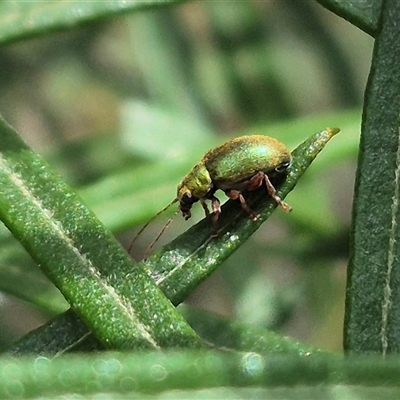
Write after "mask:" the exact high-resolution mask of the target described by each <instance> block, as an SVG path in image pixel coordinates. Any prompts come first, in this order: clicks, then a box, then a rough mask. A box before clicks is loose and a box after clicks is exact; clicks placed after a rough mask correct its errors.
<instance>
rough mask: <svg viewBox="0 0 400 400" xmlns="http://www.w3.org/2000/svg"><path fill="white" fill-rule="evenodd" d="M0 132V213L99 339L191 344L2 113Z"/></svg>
mask: <svg viewBox="0 0 400 400" xmlns="http://www.w3.org/2000/svg"><path fill="white" fill-rule="evenodd" d="M0 138H1V140H0V185H1V188H2V190H1V193H0V218H1V219H2V221H3V222H4V224H5V225H6V226H7V227H8V228H9V229H10V231H11V232H12V233H13V235H14V236H15V237H16V238H17V239H18V240H19V241H20V242H21V244H22V245H23V246H24V247H25V248H26V249H27V251H28V252H29V253H30V254H31V256H32V257H33V258H34V259H35V261H36V262H37V263H38V265H40V267H41V269H42V271H43V272H44V273H45V274H46V275H47V276H48V277H49V278H50V279H51V280H52V282H53V283H54V284H55V285H56V286H57V287H58V288H59V289H60V291H61V292H62V293H63V294H64V296H65V297H66V299H67V300H68V301H69V303H70V305H71V307H72V308H73V309H74V310H75V311H76V313H77V314H78V315H79V316H80V317H81V318H82V319H83V320H84V321H85V323H86V324H87V325H88V326H89V327H90V329H91V330H92V331H93V332H95V334H96V335H97V337H98V338H99V340H100V341H101V342H102V343H103V344H104V345H105V346H106V347H110V348H132V346H133V347H138V346H139V347H145V348H148V347H150V348H160V347H164V346H179V345H185V346H191V345H194V346H198V345H199V340H198V339H197V337H196V335H195V334H194V332H193V331H192V330H191V329H190V328H189V327H188V326H187V325H186V324H185V322H184V320H183V319H182V317H181V316H180V314H179V313H178V312H177V311H176V310H175V308H174V307H173V306H172V305H171V304H170V302H169V301H168V300H167V299H166V298H165V297H164V296H163V294H162V293H161V292H160V291H159V290H158V289H157V288H156V286H155V285H154V283H153V281H152V280H151V279H150V277H148V275H147V274H146V273H145V271H144V268H143V267H141V266H137V265H135V263H134V262H133V261H132V260H131V259H130V258H129V256H128V255H127V254H126V252H125V251H124V250H123V249H122V248H121V246H120V245H119V243H118V242H116V240H115V239H114V237H113V236H112V234H111V233H110V232H108V231H106V230H105V229H104V227H103V225H102V224H101V223H100V221H98V220H97V218H96V217H95V216H94V215H93V214H92V212H91V211H90V210H89V209H88V208H87V207H86V206H85V205H83V204H82V203H81V201H80V199H79V198H78V196H77V195H76V194H75V193H74V192H72V191H71V190H70V188H69V187H68V186H67V185H66V184H65V183H64V182H63V181H62V180H61V179H60V177H59V176H57V175H56V174H55V173H54V172H53V171H52V170H51V168H50V167H49V166H48V165H47V164H46V163H45V162H44V161H43V160H42V159H41V157H40V156H38V155H37V154H36V153H34V152H33V151H32V150H30V149H29V148H28V147H27V146H26V145H25V144H24V143H23V142H22V141H21V139H20V138H19V137H18V136H17V134H16V132H15V131H14V130H13V129H12V128H11V127H10V126H9V125H7V124H6V122H5V121H4V120H3V119H0ZM119 268H121V269H124V270H125V271H126V272H125V274H124V275H120V274H116V273H115V270H116V269H119ZM99 310H100V312H99Z"/></svg>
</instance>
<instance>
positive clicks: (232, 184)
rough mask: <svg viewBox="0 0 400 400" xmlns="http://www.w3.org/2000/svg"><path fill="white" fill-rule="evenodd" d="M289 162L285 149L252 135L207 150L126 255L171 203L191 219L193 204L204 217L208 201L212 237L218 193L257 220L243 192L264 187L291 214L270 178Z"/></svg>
mask: <svg viewBox="0 0 400 400" xmlns="http://www.w3.org/2000/svg"><path fill="white" fill-rule="evenodd" d="M291 162H292V156H291V154H290V152H289V150H288V149H287V148H286V146H285V145H284V144H283V143H281V142H280V141H278V140H277V139H274V138H272V137H269V136H264V135H251V136H241V137H237V138H235V139H231V140H229V141H227V142H226V143H223V144H222V145H220V146H217V147H215V148H213V149H211V150H209V151H208V152H207V153H206V154H205V155H204V156H203V158H202V159H201V160H200V161H199V162H198V163H197V164H196V165H195V166H194V167H193V168H192V169H191V170H190V171H189V173H188V174H187V175H186V176H185V177H184V178H183V180H182V181H181V183H179V185H178V187H177V195H176V197H175V199H174V200H172V202H171V203H169V204H168V205H167V206H166V207H165V208H163V209H162V210H161V211H159V212H158V213H157V214H156V215H155V216H154V217H153V218H152V219H150V221H148V222H147V223H146V224H145V225H144V226H143V228H142V229H141V230H140V231H139V232H138V234H137V235H136V237H135V238H134V239H133V241H132V243H131V245H130V247H129V250H128V252H130V250H131V249H132V245H133V243H134V241H135V240H136V239H137V238H138V236H139V235H140V234H141V233H142V232H143V230H144V229H145V228H146V227H147V226H148V225H149V224H150V222H152V221H153V219H154V218H156V217H157V216H158V215H159V214H161V213H162V212H164V211H165V210H166V209H167V208H168V207H170V206H171V205H172V204H174V203H177V202H178V203H179V207H178V211H177V212H179V211H180V212H181V213H182V216H183V217H184V218H185V220H188V219H189V218H190V217H191V209H192V206H193V204H194V203H196V202H198V201H199V202H200V203H201V205H202V207H203V209H204V211H205V214H206V217H208V216H209V215H210V210H209V209H208V206H207V204H206V201H207V200H210V201H211V207H212V211H213V214H211V221H212V232H211V237H217V236H218V216H219V214H220V213H221V205H220V201H219V200H218V198H217V197H216V196H215V192H216V191H217V190H222V191H224V192H225V194H226V195H227V196H228V197H229V198H230V199H232V200H239V202H240V205H241V207H242V208H243V209H244V210H245V211H246V212H247V213H248V214H249V215H250V218H251V219H252V220H254V221H256V220H257V219H258V218H259V215H258V214H257V213H256V212H254V211H253V210H252V209H251V208H250V207H249V206H248V205H247V203H246V200H245V198H244V197H243V194H242V193H243V192H245V191H253V190H256V189H257V188H259V187H260V186H262V185H263V184H264V185H265V186H266V188H267V191H268V194H269V195H270V196H271V197H272V198H273V199H274V201H275V202H276V203H277V204H278V205H279V206H280V207H281V208H282V209H283V210H284V211H290V210H291V207H290V206H289V205H288V204H286V203H285V202H284V201H282V200H281V199H280V197H279V196H277V194H276V190H275V187H274V186H273V184H272V183H271V179H273V180H274V179H276V178H277V177H279V176H283V175H284V174H285V173H286V171H287V169H288V167H289V166H290V164H291ZM171 221H172V218H170V219H169V220H168V222H167V223H166V224H165V226H164V228H163V229H162V230H161V232H160V233H159V234H158V236H157V237H156V239H155V240H154V241H153V243H152V244H151V245H150V247H149V249H148V250H147V252H146V255H147V254H148V253H149V252H150V251H151V249H152V247H153V246H154V244H155V243H156V242H157V241H158V239H159V238H160V236H161V235H162V234H163V232H164V231H165V229H166V228H167V227H168V226H169V224H170V223H171Z"/></svg>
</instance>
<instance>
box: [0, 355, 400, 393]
mask: <svg viewBox="0 0 400 400" xmlns="http://www.w3.org/2000/svg"><path fill="white" fill-rule="evenodd" d="M0 363H1V365H2V368H1V369H0V397H1V398H2V399H7V398H39V397H40V398H41V399H43V398H55V397H56V396H57V395H62V397H63V398H69V397H65V396H68V395H67V394H68V393H73V395H74V398H76V397H77V396H83V395H85V396H87V398H89V396H93V395H96V394H97V395H100V394H101V396H102V398H103V397H105V396H107V395H108V394H110V393H111V394H112V395H113V397H112V398H125V396H126V398H136V397H135V396H137V395H138V394H140V398H143V396H144V395H146V394H157V393H161V392H165V391H171V390H174V392H173V393H174V395H173V396H174V398H175V393H181V392H180V391H182V390H185V391H188V392H186V396H187V397H186V398H188V397H189V398H192V397H191V396H190V393H191V392H190V391H193V390H200V389H205V388H207V389H208V391H207V392H206V393H208V395H207V396H206V398H210V396H209V395H210V394H212V396H211V398H218V397H216V396H218V394H221V391H220V390H221V389H219V388H231V389H232V390H237V389H238V388H242V389H244V388H254V389H256V388H258V390H259V389H260V388H270V389H271V388H275V391H274V392H272V394H275V395H273V396H272V398H276V394H277V393H282V389H284V388H286V391H283V393H284V394H285V393H288V392H287V390H288V388H296V391H298V390H300V393H301V394H303V395H306V396H305V397H306V398H321V397H322V398H326V393H325V395H324V392H321V389H322V388H323V389H325V391H328V392H330V391H332V392H333V393H337V394H339V395H340V396H339V397H340V398H342V397H343V394H346V398H352V397H351V395H352V394H354V392H353V390H350V389H353V388H354V387H361V385H364V389H363V390H362V391H358V392H356V393H363V394H368V393H370V394H375V395H377V394H378V396H382V393H388V390H390V389H392V390H391V391H389V393H392V394H396V391H397V394H398V384H399V374H400V361H399V359H398V358H388V359H387V360H382V359H381V358H378V357H350V358H348V359H345V358H343V357H340V356H337V355H333V356H332V355H330V356H328V355H311V356H303V357H299V356H287V355H281V354H274V355H271V354H270V355H267V356H264V355H260V354H257V353H254V352H252V353H234V352H216V351H210V350H208V351H206V350H202V351H193V350H192V351H165V352H136V353H129V352H124V353H111V352H109V353H96V354H92V355H67V356H64V357H60V358H55V359H53V360H49V359H47V358H45V357H34V358H33V357H24V358H19V359H18V358H14V359H12V358H7V357H2V358H1V359H0ZM235 388H236V389H235ZM279 388H280V389H281V391H280V392H277V389H279ZM346 388H347V389H346ZM367 388H369V390H368V389H367ZM373 388H376V389H378V388H379V392H378V391H377V390H371V389H373ZM212 389H214V390H215V389H217V391H214V390H212ZM394 389H396V391H393V390H394ZM177 391H178V392H177ZM222 393H223V392H222ZM242 393H252V392H242ZM253 393H254V392H253ZM258 393H259V392H258ZM267 393H268V392H267ZM289 393H290V391H289ZM264 394H265V393H264ZM321 394H322V396H321ZM347 395H350V397H348V396H347ZM132 396H134V397H132ZM170 396H171V394H169V396H168V397H169V398H171V397H170ZM229 397H231V396H229ZM244 397H245V398H247V397H246V396H244ZM279 397H280V396H279ZM85 398H86V397H85ZM105 398H107V397H105ZM144 398H146V397H144ZM152 398H154V397H152ZM164 398H165V397H164ZM178 398H179V397H178ZM202 398H205V397H204V392H203V396H202ZM261 398H264V397H261ZM283 398H287V397H286V396H283ZM295 398H298V397H295ZM355 398H359V397H355ZM371 398H375V397H371ZM394 398H395V397H394Z"/></svg>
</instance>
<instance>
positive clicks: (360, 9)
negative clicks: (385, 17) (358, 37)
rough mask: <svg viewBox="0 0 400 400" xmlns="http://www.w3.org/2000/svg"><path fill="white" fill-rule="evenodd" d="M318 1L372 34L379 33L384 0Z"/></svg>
mask: <svg viewBox="0 0 400 400" xmlns="http://www.w3.org/2000/svg"><path fill="white" fill-rule="evenodd" d="M317 1H318V3H320V4H321V5H323V6H324V7H326V8H327V9H328V10H331V11H332V12H334V13H335V14H337V15H339V16H340V17H342V18H344V19H346V20H347V21H349V22H350V23H352V24H353V25H355V26H357V27H358V28H360V29H362V30H363V31H364V32H366V33H368V34H370V35H371V36H375V35H376V34H377V32H378V23H379V16H380V13H381V7H382V3H383V2H382V0H346V1H342V0H317Z"/></svg>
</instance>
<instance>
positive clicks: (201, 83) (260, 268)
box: [0, 0, 373, 351]
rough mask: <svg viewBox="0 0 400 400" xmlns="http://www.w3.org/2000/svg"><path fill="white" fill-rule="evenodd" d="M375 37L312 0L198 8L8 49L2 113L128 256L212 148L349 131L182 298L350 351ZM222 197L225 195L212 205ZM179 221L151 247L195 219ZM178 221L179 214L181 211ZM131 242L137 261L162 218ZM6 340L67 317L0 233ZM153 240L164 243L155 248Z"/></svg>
mask: <svg viewBox="0 0 400 400" xmlns="http://www.w3.org/2000/svg"><path fill="white" fill-rule="evenodd" d="M372 45H373V40H372V38H371V37H369V36H368V35H367V34H365V33H363V32H361V31H360V30H358V29H357V28H355V27H353V26H352V25H350V24H349V23H347V22H345V21H344V20H342V19H340V18H339V17H337V16H335V15H334V14H332V13H330V12H329V11H327V10H325V9H324V8H322V7H321V6H320V5H318V4H317V3H315V2H314V1H311V0H308V1H306V0H304V1H297V0H279V1H247V2H244V1H243V2H241V1H239V2H237V1H227V2H225V1H224V2H222V1H221V2H192V3H185V4H181V5H177V6H174V7H168V8H161V9H158V10H146V11H143V12H139V13H135V14H130V15H129V14H127V15H122V16H117V17H115V18H113V19H105V20H104V21H102V22H97V23H92V24H90V25H88V26H84V27H80V28H75V29H71V30H69V31H68V32H59V33H52V34H50V35H47V36H43V37H40V38H36V39H29V40H24V41H21V42H16V43H12V44H9V45H7V46H4V47H2V48H1V49H0V52H1V55H0V84H1V87H2V96H1V97H0V112H1V114H2V115H3V116H4V117H5V118H6V119H7V120H8V122H9V123H10V124H11V125H13V126H14V127H15V128H16V129H17V131H19V132H20V134H22V135H23V137H24V139H25V141H26V142H27V143H28V144H29V145H30V146H32V147H33V148H34V149H35V150H37V151H38V152H40V153H41V154H43V155H44V156H45V157H46V159H47V160H48V161H49V163H50V164H51V165H52V166H53V167H54V168H56V169H57V170H58V171H59V172H60V174H62V175H63V176H64V177H65V179H66V180H67V181H68V182H69V183H70V184H71V186H73V187H75V188H77V190H78V191H79V192H80V194H81V196H82V197H83V199H84V200H85V201H86V203H87V204H88V205H89V206H90V207H91V208H92V209H93V210H94V211H95V212H96V213H97V214H98V216H99V218H100V219H101V220H102V221H103V222H104V223H105V225H106V226H108V227H109V228H110V229H112V230H113V232H115V234H116V235H117V236H118V238H119V239H120V241H121V243H122V244H123V245H124V246H125V247H126V248H127V247H128V246H129V243H130V241H131V240H132V238H133V237H134V235H135V232H137V229H138V228H139V227H140V226H141V224H143V223H144V222H145V221H146V220H147V219H148V218H150V217H151V216H152V215H153V214H154V213H155V212H157V211H158V210H159V209H161V208H162V207H164V206H165V205H166V204H167V203H168V202H169V201H171V200H172V199H173V198H174V197H175V194H176V186H177V184H178V183H179V181H180V179H182V177H183V176H184V175H185V173H186V172H188V170H189V169H190V168H191V167H192V165H193V164H195V163H197V162H198V160H199V158H200V157H201V156H202V155H203V154H204V153H205V152H206V151H207V150H208V149H209V148H211V147H213V146H214V145H216V144H218V143H221V142H222V141H224V140H228V139H229V138H231V137H233V136H239V135H242V134H251V133H261V134H268V135H270V136H274V137H276V138H278V139H280V140H281V141H283V142H284V143H286V144H287V145H288V147H289V148H294V147H295V146H296V145H297V144H298V143H300V142H301V141H303V140H304V139H305V138H306V137H308V136H310V135H311V134H312V133H314V132H316V131H319V130H322V129H324V128H325V127H326V126H339V127H340V128H341V129H342V133H341V134H340V135H338V137H336V138H335V139H334V140H333V141H332V143H330V144H329V146H328V147H327V148H326V149H325V151H324V152H323V154H322V155H321V156H320V157H319V158H318V159H317V160H316V162H315V163H314V165H313V166H312V167H311V168H310V170H309V171H308V172H307V174H306V176H305V177H304V178H303V179H302V181H301V182H300V184H299V185H298V187H297V188H296V189H295V191H294V192H293V193H292V194H291V195H290V196H288V198H287V202H288V203H289V204H290V205H291V206H292V207H293V211H292V213H291V214H285V213H283V212H281V210H277V212H276V213H275V215H274V217H273V218H271V219H270V220H269V221H268V222H267V224H265V225H264V226H263V227H262V228H261V229H260V230H259V231H258V232H257V234H256V235H254V236H253V238H252V239H251V240H249V241H248V242H247V243H246V245H245V246H243V247H242V248H241V249H240V250H239V251H238V252H237V253H235V255H234V256H232V257H231V258H230V259H229V260H228V261H226V262H225V263H224V265H222V266H221V268H220V269H219V270H218V271H217V272H216V273H215V274H214V275H213V276H212V277H211V278H210V279H208V280H207V281H206V282H205V283H204V284H202V285H201V286H200V287H199V288H198V289H197V290H196V291H195V292H194V293H193V294H192V295H191V296H190V298H189V299H188V303H190V304H192V305H194V306H196V307H200V308H203V309H207V310H210V311H213V312H216V313H218V314H220V315H225V316H232V317H235V318H238V319H240V320H242V321H247V322H250V323H254V324H256V325H259V326H263V327H268V328H271V329H276V330H279V331H280V332H283V333H284V334H287V335H290V336H293V337H295V338H298V339H300V340H302V341H305V342H308V343H311V344H314V345H316V346H320V347H322V348H324V349H329V350H336V351H341V348H342V343H341V341H342V326H343V312H344V291H345V280H346V264H347V257H348V254H347V252H348V232H349V226H350V217H351V202H352V192H353V185H354V172H355V166H356V159H357V145H358V135H359V125H360V119H361V107H362V100H363V91H364V87H365V84H366V81H367V76H368V70H369V65H370V59H371V51H372ZM219 197H220V198H221V199H224V197H223V196H219ZM195 209H196V211H195V212H194V217H193V219H192V220H190V221H189V222H185V221H183V220H182V218H181V217H180V216H178V217H176V218H175V220H174V222H173V224H172V227H171V228H170V229H169V230H168V232H167V233H166V234H165V235H164V237H163V239H162V240H160V242H159V244H158V246H159V247H160V246H161V245H162V244H163V243H166V242H167V241H168V240H170V239H172V238H174V237H175V236H177V235H178V234H180V233H182V232H183V231H184V230H185V229H187V227H189V226H191V224H192V223H193V222H194V221H196V220H198V219H200V218H202V210H201V207H195ZM172 212H173V210H172ZM165 220H166V216H160V218H159V219H158V220H157V221H156V222H154V223H153V224H152V225H151V226H150V227H149V228H148V230H147V231H146V232H145V233H144V234H143V235H142V236H141V239H140V241H139V242H138V243H137V245H136V246H135V248H134V249H133V252H132V253H133V254H134V257H135V258H136V259H137V260H139V259H140V257H141V255H143V254H144V252H145V250H146V248H147V246H148V244H149V243H150V242H151V241H152V239H153V238H154V237H155V235H156V234H157V232H158V231H159V229H160V228H161V227H162V226H163V224H164V223H165ZM0 239H1V241H2V246H1V249H2V250H1V252H0V263H1V268H0V269H2V270H3V273H1V272H0V274H1V275H0V281H2V282H3V283H2V285H1V287H0V289H1V291H2V292H0V319H1V324H0V325H1V328H0V346H6V345H7V344H8V343H10V342H11V341H13V340H16V339H17V338H19V337H20V336H21V335H23V334H24V333H26V332H27V331H29V330H31V329H33V328H34V327H37V326H39V325H41V324H43V323H44V322H45V321H47V320H48V319H49V318H50V317H51V316H54V315H55V314H56V313H57V312H60V311H61V310H63V309H65V307H66V305H65V303H64V301H63V299H62V296H61V295H60V294H59V293H58V292H57V291H56V290H54V288H53V287H52V285H51V284H50V283H48V282H47V280H46V279H45V278H44V277H43V276H42V275H41V274H40V272H39V270H38V269H37V267H36V266H35V265H34V263H33V262H32V261H31V260H30V259H29V257H28V256H27V255H26V254H25V253H24V252H23V250H21V248H20V247H19V245H18V244H17V243H16V242H15V241H14V240H13V239H12V238H10V237H9V235H8V234H7V232H6V231H5V229H2V230H1V238H0ZM159 247H158V248H159Z"/></svg>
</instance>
